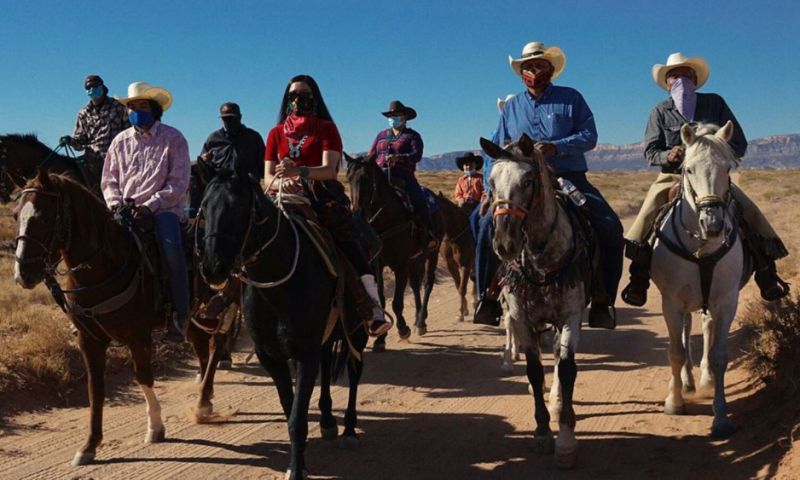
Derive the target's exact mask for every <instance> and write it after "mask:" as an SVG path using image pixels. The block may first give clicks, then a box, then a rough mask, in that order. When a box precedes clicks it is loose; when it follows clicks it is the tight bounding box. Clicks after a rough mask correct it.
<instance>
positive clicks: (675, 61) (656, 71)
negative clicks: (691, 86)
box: [653, 52, 709, 91]
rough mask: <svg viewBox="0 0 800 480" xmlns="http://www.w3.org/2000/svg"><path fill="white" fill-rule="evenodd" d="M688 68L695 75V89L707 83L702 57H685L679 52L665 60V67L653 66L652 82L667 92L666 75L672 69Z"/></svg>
mask: <svg viewBox="0 0 800 480" xmlns="http://www.w3.org/2000/svg"><path fill="white" fill-rule="evenodd" d="M678 67H689V68H691V69H692V70H694V73H695V74H697V85H696V87H697V88H700V87H702V86H703V85H704V84H705V83H706V82H707V81H708V74H709V68H708V62H706V60H705V59H704V58H703V57H691V58H690V57H687V56H686V55H684V54H682V53H681V52H675V53H673V54H672V55H670V56H669V58H667V63H666V64H665V65H661V64H658V63H657V64H655V65H653V80H655V81H656V84H657V85H658V86H659V87H661V88H662V89H664V90H666V91H669V87H668V86H667V73H669V71H670V70H672V69H673V68H678Z"/></svg>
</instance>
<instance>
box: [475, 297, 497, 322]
mask: <svg viewBox="0 0 800 480" xmlns="http://www.w3.org/2000/svg"><path fill="white" fill-rule="evenodd" d="M502 316H503V307H501V306H500V302H498V301H497V299H494V298H491V297H490V296H489V294H488V293H487V294H485V295H484V296H483V297H481V300H480V302H478V307H477V308H476V309H475V316H474V317H473V318H472V323H477V324H479V325H491V326H493V327H498V326H500V317H502Z"/></svg>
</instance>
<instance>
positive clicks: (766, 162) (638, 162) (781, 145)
mask: <svg viewBox="0 0 800 480" xmlns="http://www.w3.org/2000/svg"><path fill="white" fill-rule="evenodd" d="M467 151H469V150H460V151H457V152H447V153H443V154H440V155H431V156H429V157H422V160H421V161H420V162H419V164H418V165H417V169H418V170H423V171H437V170H453V169H455V168H456V166H455V159H456V157H458V156H461V155H463V154H464V153H465V152H467ZM474 151H475V152H477V150H474ZM587 160H588V161H589V170H590V171H594V172H607V171H614V170H617V171H636V170H649V169H650V168H651V167H650V166H649V165H648V164H647V161H646V160H645V159H644V147H643V145H642V144H641V143H632V144H628V145H609V144H604V143H602V144H598V145H597V147H596V148H595V149H594V150H592V151H591V152H589V154H588V155H587ZM652 168H655V167H652ZM741 168H766V169H774V170H780V169H789V168H800V134H789V135H770V136H767V137H762V138H757V139H754V140H750V141H749V143H748V146H747V154H746V155H745V157H744V161H743V162H742V167H741Z"/></svg>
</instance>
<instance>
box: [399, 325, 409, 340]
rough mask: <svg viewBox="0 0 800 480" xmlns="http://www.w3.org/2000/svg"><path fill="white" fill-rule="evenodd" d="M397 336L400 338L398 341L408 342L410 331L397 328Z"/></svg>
mask: <svg viewBox="0 0 800 480" xmlns="http://www.w3.org/2000/svg"><path fill="white" fill-rule="evenodd" d="M397 335H398V336H399V337H400V340H408V337H410V336H411V329H410V328H408V327H405V328H402V329H401V328H400V327H398V328H397Z"/></svg>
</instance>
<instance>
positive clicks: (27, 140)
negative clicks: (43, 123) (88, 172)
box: [0, 133, 96, 202]
mask: <svg viewBox="0 0 800 480" xmlns="http://www.w3.org/2000/svg"><path fill="white" fill-rule="evenodd" d="M40 167H41V168H46V169H47V170H48V171H50V172H51V173H61V174H64V175H67V176H69V177H70V178H72V179H73V180H75V181H77V182H79V183H83V184H86V181H87V180H88V179H86V178H85V177H84V174H83V172H82V171H81V168H80V167H79V166H78V163H77V161H76V159H75V158H72V157H68V156H66V155H61V154H59V153H57V152H56V151H54V150H52V149H51V148H50V147H48V146H47V145H45V144H44V143H42V142H40V141H39V139H38V138H36V135H34V134H31V133H29V134H24V135H21V134H9V135H0V201H2V202H8V201H9V200H10V199H11V197H10V195H11V192H12V191H13V190H14V186H15V184H19V185H22V184H24V183H25V182H26V181H28V180H30V179H31V178H33V177H35V176H36V172H37V169H38V168H40ZM94 183H96V182H94ZM94 183H93V184H94Z"/></svg>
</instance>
